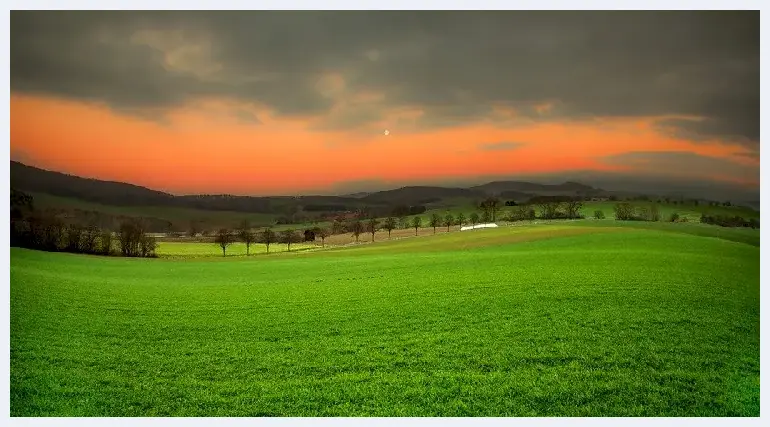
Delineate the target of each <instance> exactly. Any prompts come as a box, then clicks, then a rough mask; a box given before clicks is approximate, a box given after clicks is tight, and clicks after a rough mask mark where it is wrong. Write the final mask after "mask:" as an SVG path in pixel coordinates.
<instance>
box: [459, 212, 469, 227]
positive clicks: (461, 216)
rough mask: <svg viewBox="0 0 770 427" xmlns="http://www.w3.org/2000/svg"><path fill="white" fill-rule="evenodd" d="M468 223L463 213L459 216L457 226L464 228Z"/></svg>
mask: <svg viewBox="0 0 770 427" xmlns="http://www.w3.org/2000/svg"><path fill="white" fill-rule="evenodd" d="M466 222H467V220H466V219H465V215H463V213H462V212H460V213H459V214H457V225H459V226H460V227H462V226H463V225H465V223H466Z"/></svg>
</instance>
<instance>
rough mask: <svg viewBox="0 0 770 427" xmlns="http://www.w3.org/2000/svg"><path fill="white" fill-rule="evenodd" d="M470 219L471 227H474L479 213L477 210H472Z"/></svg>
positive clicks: (477, 221)
mask: <svg viewBox="0 0 770 427" xmlns="http://www.w3.org/2000/svg"><path fill="white" fill-rule="evenodd" d="M470 221H471V225H472V226H473V227H476V224H478V223H479V214H478V212H474V213H472V214H471V217H470Z"/></svg>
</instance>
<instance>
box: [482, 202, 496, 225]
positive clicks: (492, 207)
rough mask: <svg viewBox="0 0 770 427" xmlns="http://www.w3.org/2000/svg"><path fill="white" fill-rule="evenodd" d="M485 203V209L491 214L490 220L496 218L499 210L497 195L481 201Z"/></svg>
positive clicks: (493, 220)
mask: <svg viewBox="0 0 770 427" xmlns="http://www.w3.org/2000/svg"><path fill="white" fill-rule="evenodd" d="M483 204H484V205H486V210H488V211H489V214H490V215H491V216H492V222H495V221H496V220H497V213H498V212H499V211H500V199H498V198H497V197H490V198H488V199H487V200H485V201H484V202H483Z"/></svg>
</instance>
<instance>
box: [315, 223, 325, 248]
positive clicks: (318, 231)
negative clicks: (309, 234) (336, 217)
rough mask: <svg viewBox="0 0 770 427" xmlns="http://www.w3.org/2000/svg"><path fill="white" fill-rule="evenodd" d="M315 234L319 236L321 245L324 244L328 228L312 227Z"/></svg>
mask: <svg viewBox="0 0 770 427" xmlns="http://www.w3.org/2000/svg"><path fill="white" fill-rule="evenodd" d="M313 231H314V232H315V235H316V236H318V237H320V238H321V247H322V248H323V247H324V246H325V241H326V238H327V237H329V229H328V228H326V227H316V228H314V229H313Z"/></svg>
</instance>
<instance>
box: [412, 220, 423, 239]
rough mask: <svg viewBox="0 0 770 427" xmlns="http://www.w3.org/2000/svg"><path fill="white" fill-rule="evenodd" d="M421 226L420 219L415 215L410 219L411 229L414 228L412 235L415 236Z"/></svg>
mask: <svg viewBox="0 0 770 427" xmlns="http://www.w3.org/2000/svg"><path fill="white" fill-rule="evenodd" d="M421 225H422V218H421V217H420V216H419V215H417V216H415V217H412V227H414V235H415V236H416V235H417V229H418V228H420V226H421Z"/></svg>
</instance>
